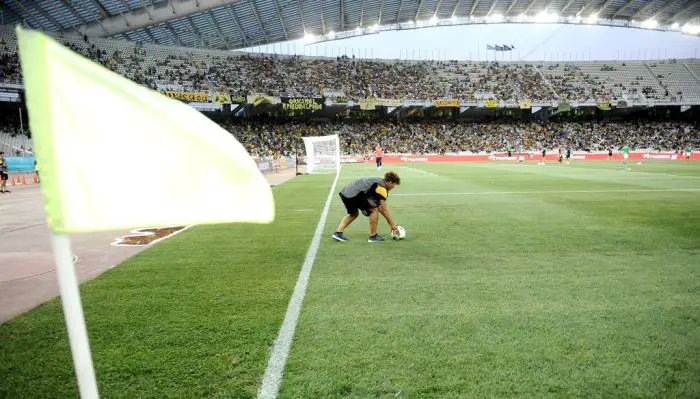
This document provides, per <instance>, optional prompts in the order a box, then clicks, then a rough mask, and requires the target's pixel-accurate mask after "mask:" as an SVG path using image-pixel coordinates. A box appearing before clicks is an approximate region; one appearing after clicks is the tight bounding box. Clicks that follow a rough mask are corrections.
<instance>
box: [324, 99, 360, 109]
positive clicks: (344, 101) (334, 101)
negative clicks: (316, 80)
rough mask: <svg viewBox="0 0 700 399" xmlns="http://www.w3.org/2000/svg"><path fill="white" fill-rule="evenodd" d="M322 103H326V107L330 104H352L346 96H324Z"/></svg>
mask: <svg viewBox="0 0 700 399" xmlns="http://www.w3.org/2000/svg"><path fill="white" fill-rule="evenodd" d="M323 103H324V104H326V106H327V107H330V106H331V105H338V106H347V105H350V106H352V105H351V104H353V102H352V101H351V100H350V98H348V97H326V99H325V100H324V101H323Z"/></svg>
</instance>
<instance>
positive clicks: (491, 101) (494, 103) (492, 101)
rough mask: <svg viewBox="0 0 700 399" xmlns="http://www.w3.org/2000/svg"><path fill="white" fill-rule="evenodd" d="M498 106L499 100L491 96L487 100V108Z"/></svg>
mask: <svg viewBox="0 0 700 399" xmlns="http://www.w3.org/2000/svg"><path fill="white" fill-rule="evenodd" d="M497 107H498V101H497V100H495V99H493V98H491V99H488V100H486V108H497Z"/></svg>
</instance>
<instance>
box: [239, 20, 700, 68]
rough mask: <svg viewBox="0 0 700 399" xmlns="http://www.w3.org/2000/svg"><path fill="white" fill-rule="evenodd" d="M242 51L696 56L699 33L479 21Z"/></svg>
mask: <svg viewBox="0 0 700 399" xmlns="http://www.w3.org/2000/svg"><path fill="white" fill-rule="evenodd" d="M487 44H490V45H494V44H498V45H503V44H507V45H509V46H510V45H515V50H514V51H512V52H498V53H494V52H493V51H489V52H488V53H487V51H486V45H487ZM244 51H253V52H256V53H257V52H263V53H278V54H305V55H313V56H316V55H318V56H327V57H335V56H338V55H343V54H345V55H348V56H350V57H351V56H352V55H353V54H354V55H355V56H356V57H360V58H384V59H434V60H444V59H448V60H486V59H487V57H488V60H493V59H494V56H496V57H497V59H498V60H502V59H503V60H506V61H510V60H512V61H517V60H524V61H550V60H552V61H569V60H571V61H583V60H586V61H587V60H655V59H667V58H679V59H681V58H698V57H700V37H697V36H689V35H683V34H681V33H680V32H661V31H653V30H644V29H631V28H620V27H606V26H588V25H568V24H566V25H555V24H480V25H462V26H445V27H430V28H422V29H410V30H403V31H387V32H380V33H378V34H372V35H365V36H359V37H354V38H349V39H343V40H335V41H327V42H323V43H318V44H309V45H305V44H304V42H303V40H294V41H290V42H285V43H276V44H274V45H267V46H260V47H253V48H249V49H246V50H244Z"/></svg>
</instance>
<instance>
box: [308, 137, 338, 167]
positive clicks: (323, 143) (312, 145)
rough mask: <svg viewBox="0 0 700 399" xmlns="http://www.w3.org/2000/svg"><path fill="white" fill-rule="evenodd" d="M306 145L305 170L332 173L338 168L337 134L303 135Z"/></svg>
mask: <svg viewBox="0 0 700 399" xmlns="http://www.w3.org/2000/svg"><path fill="white" fill-rule="evenodd" d="M303 139H304V146H305V147H306V172H308V173H332V172H336V173H337V172H338V171H339V170H340V140H339V139H338V135H337V134H334V135H332V136H319V137H303Z"/></svg>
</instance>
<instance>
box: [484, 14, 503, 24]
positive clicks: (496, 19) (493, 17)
mask: <svg viewBox="0 0 700 399" xmlns="http://www.w3.org/2000/svg"><path fill="white" fill-rule="evenodd" d="M486 20H487V21H488V22H501V21H503V14H491V15H489V16H488V17H486Z"/></svg>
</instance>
